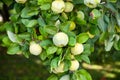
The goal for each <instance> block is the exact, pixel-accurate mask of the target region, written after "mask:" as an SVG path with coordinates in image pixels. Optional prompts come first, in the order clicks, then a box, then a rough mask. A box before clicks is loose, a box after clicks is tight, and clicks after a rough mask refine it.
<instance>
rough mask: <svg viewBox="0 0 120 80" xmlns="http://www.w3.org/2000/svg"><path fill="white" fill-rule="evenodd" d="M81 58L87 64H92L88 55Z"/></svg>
mask: <svg viewBox="0 0 120 80" xmlns="http://www.w3.org/2000/svg"><path fill="white" fill-rule="evenodd" d="M80 57H81V59H82V60H83V61H85V62H86V63H88V64H90V59H89V57H88V56H87V55H81V56H80Z"/></svg>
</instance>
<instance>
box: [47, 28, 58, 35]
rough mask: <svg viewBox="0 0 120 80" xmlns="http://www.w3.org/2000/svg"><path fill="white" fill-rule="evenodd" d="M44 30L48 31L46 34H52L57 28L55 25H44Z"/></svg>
mask: <svg viewBox="0 0 120 80" xmlns="http://www.w3.org/2000/svg"><path fill="white" fill-rule="evenodd" d="M45 31H46V32H47V33H48V34H51V35H54V34H56V33H57V31H58V29H57V27H56V26H45Z"/></svg>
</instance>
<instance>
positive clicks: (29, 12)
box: [21, 7, 39, 18]
mask: <svg viewBox="0 0 120 80" xmlns="http://www.w3.org/2000/svg"><path fill="white" fill-rule="evenodd" d="M38 13H39V11H38V10H37V8H36V9H34V7H25V8H24V9H23V10H22V12H21V17H22V18H30V17H32V16H35V15H38Z"/></svg>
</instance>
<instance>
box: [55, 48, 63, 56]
mask: <svg viewBox="0 0 120 80" xmlns="http://www.w3.org/2000/svg"><path fill="white" fill-rule="evenodd" d="M62 53H63V49H62V48H61V47H59V48H58V49H57V51H56V54H58V55H60V54H62Z"/></svg>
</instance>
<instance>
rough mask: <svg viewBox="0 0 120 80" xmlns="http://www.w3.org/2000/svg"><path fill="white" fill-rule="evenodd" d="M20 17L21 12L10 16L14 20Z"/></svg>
mask: <svg viewBox="0 0 120 80" xmlns="http://www.w3.org/2000/svg"><path fill="white" fill-rule="evenodd" d="M18 17H19V14H15V15H12V16H10V20H11V21H13V22H16V21H18Z"/></svg>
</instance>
